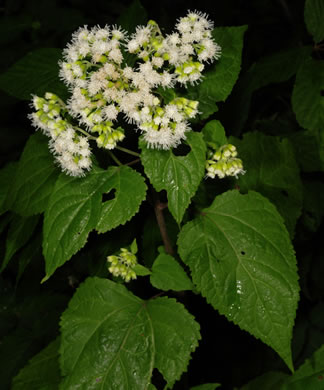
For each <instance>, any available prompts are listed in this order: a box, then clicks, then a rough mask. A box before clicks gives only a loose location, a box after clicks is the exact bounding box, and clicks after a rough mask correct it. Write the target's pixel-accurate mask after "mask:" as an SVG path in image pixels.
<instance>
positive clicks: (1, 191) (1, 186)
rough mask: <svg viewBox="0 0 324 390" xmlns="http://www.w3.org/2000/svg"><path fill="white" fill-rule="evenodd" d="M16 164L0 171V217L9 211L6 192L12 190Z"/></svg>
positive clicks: (13, 163) (8, 165)
mask: <svg viewBox="0 0 324 390" xmlns="http://www.w3.org/2000/svg"><path fill="white" fill-rule="evenodd" d="M17 165H18V163H16V162H12V163H9V164H7V165H6V166H5V167H4V168H2V169H1V170H0V215H1V214H3V213H5V212H6V211H8V210H9V208H10V207H9V205H8V200H7V199H8V192H9V190H10V189H11V188H12V178H13V177H14V176H15V173H16V169H17Z"/></svg>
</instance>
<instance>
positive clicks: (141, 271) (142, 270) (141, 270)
mask: <svg viewBox="0 0 324 390" xmlns="http://www.w3.org/2000/svg"><path fill="white" fill-rule="evenodd" d="M133 269H134V271H135V273H136V275H137V276H147V275H151V271H150V270H149V269H148V268H146V267H144V266H143V265H141V264H136V265H135V267H134V268H133Z"/></svg>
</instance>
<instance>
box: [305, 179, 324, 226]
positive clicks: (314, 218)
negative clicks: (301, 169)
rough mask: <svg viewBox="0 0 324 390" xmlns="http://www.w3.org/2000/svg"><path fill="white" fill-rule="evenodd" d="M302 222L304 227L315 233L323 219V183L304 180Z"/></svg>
mask: <svg viewBox="0 0 324 390" xmlns="http://www.w3.org/2000/svg"><path fill="white" fill-rule="evenodd" d="M303 187H304V202H303V203H304V204H303V222H304V224H305V226H306V227H307V228H308V229H309V230H310V231H313V232H316V231H317V230H318V229H319V228H320V225H321V223H322V218H323V217H324V207H323V204H324V183H322V182H320V181H311V180H304V181H303Z"/></svg>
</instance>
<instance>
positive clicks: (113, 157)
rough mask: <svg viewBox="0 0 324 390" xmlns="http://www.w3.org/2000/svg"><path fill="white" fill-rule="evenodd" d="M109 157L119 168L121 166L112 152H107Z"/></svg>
mask: <svg viewBox="0 0 324 390" xmlns="http://www.w3.org/2000/svg"><path fill="white" fill-rule="evenodd" d="M108 153H109V156H110V157H111V158H112V159H113V160H114V161H115V163H116V164H117V165H119V166H122V165H123V164H122V163H121V162H120V161H119V160H118V158H117V157H116V156H115V155H114V153H113V152H111V151H110V150H108Z"/></svg>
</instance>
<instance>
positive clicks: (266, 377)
mask: <svg viewBox="0 0 324 390" xmlns="http://www.w3.org/2000/svg"><path fill="white" fill-rule="evenodd" d="M286 378H288V375H287V374H284V373H283V372H277V371H270V372H266V373H265V374H263V375H261V376H259V377H257V378H254V379H253V380H252V381H251V382H249V383H247V384H246V385H244V386H243V387H240V390H260V389H262V390H280V389H281V386H282V384H283V383H284V381H285V379H286Z"/></svg>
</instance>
